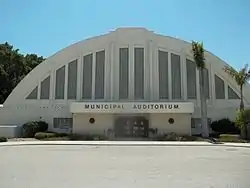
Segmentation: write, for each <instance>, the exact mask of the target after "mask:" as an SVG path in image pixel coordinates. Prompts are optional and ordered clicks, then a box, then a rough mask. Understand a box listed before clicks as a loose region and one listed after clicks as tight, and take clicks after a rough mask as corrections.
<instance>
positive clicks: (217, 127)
mask: <svg viewBox="0 0 250 188" xmlns="http://www.w3.org/2000/svg"><path fill="white" fill-rule="evenodd" d="M211 128H212V130H213V131H215V132H217V133H220V134H226V133H231V134H239V132H240V129H239V128H238V127H237V126H236V125H235V123H234V122H232V121H231V120H229V119H228V118H223V119H220V120H217V121H213V122H212V123H211Z"/></svg>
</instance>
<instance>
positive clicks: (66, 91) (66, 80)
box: [64, 63, 69, 100]
mask: <svg viewBox="0 0 250 188" xmlns="http://www.w3.org/2000/svg"><path fill="white" fill-rule="evenodd" d="M68 66H69V64H68V63H67V64H66V65H65V78H64V79H65V82H64V100H67V99H68Z"/></svg>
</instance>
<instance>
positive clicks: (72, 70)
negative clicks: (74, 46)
mask: <svg viewBox="0 0 250 188" xmlns="http://www.w3.org/2000/svg"><path fill="white" fill-rule="evenodd" d="M76 93H77V60H75V61H72V62H70V63H69V65H68V99H76Z"/></svg>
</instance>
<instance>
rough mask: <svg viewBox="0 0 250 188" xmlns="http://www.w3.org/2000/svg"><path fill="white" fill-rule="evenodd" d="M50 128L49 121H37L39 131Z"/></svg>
mask: <svg viewBox="0 0 250 188" xmlns="http://www.w3.org/2000/svg"><path fill="white" fill-rule="evenodd" d="M47 130H48V123H46V122H45V121H37V130H36V131H37V132H46V131H47Z"/></svg>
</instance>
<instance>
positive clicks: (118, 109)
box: [70, 102, 194, 113]
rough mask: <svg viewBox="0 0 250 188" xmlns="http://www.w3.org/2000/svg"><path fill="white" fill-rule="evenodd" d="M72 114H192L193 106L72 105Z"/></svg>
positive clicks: (170, 104)
mask: <svg viewBox="0 0 250 188" xmlns="http://www.w3.org/2000/svg"><path fill="white" fill-rule="evenodd" d="M70 111H71V112H72V113H193V111H194V105H193V103H190V102H183V103H180V102H179V103H141V102H135V103H133V102H130V103H119V102H118V103H113V102H112V103H97V102H93V103H84V102H83V103H81V102H77V103H72V104H71V109H70Z"/></svg>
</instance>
